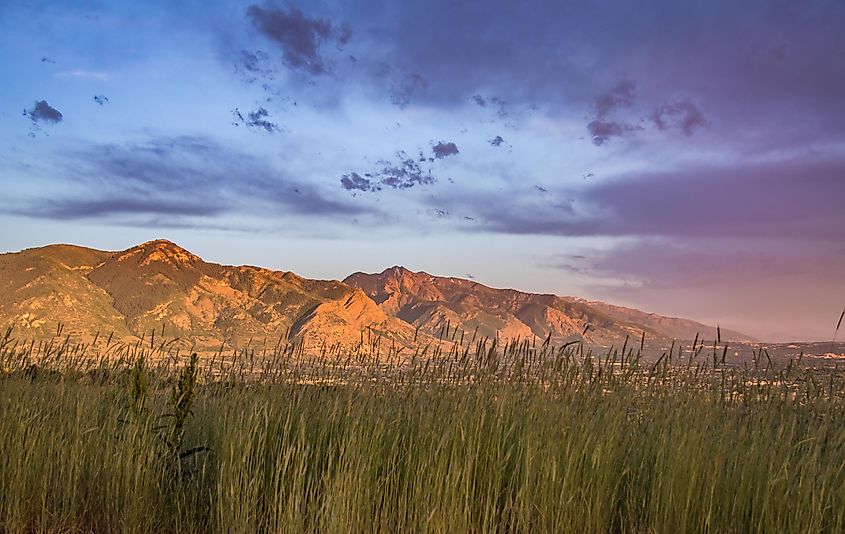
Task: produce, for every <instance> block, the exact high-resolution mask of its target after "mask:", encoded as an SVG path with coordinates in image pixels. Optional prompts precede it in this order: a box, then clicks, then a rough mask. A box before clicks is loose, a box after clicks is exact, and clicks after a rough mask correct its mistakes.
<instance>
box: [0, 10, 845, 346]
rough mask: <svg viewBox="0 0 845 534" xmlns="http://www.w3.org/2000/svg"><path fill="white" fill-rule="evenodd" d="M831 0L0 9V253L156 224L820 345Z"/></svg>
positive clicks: (263, 260)
mask: <svg viewBox="0 0 845 534" xmlns="http://www.w3.org/2000/svg"><path fill="white" fill-rule="evenodd" d="M842 27H845V5H843V4H842V3H841V2H834V1H828V2H825V1H808V2H801V3H796V2H785V1H783V2H782V1H768V0H767V1H748V2H742V3H741V4H740V5H737V3H735V2H727V1H722V0H717V1H714V2H706V3H704V2H668V1H643V2H631V1H623V0H617V1H611V0H606V1H595V2H585V1H574V2H566V3H563V2H538V1H528V2H518V3H516V2H513V3H511V2H508V3H505V2H483V3H481V2H476V3H470V2H447V1H445V0H444V1H437V0H435V1H428V2H418V1H416V0H410V1H407V2H401V3H397V2H379V1H363V2H319V1H314V2H269V3H261V2H232V1H221V2H213V3H209V2H140V1H137V2H115V1H110V2H98V1H63V2H59V1H36V0H25V1H17V0H7V1H6V2H3V3H2V4H0V67H2V69H3V73H4V74H3V79H4V83H3V84H2V88H0V95H2V99H0V103H1V104H0V180H2V183H3V190H4V195H3V197H2V199H0V224H2V226H3V228H5V229H6V231H4V232H3V233H2V235H0V249H2V250H7V251H13V250H19V249H21V248H25V247H30V246H36V245H42V244H46V243H53V242H71V243H76V244H82V245H88V246H94V247H97V248H105V249H122V248H126V247H128V246H131V245H133V244H136V243H138V242H142V241H146V240H149V239H153V238H158V237H165V238H169V239H171V240H173V241H176V242H178V243H180V244H181V245H183V246H185V247H186V248H189V249H191V250H192V251H194V252H196V253H198V254H200V255H202V256H203V257H205V258H206V259H208V260H211V261H220V262H226V263H252V264H260V265H264V266H268V267H272V268H278V269H285V270H294V271H296V272H298V273H299V274H302V275H304V276H311V277H323V278H343V277H344V276H345V275H347V274H348V273H350V272H353V271H357V270H364V271H380V270H382V269H384V268H386V267H389V266H391V265H394V264H404V265H406V266H408V267H410V268H412V269H419V270H426V271H428V272H431V273H433V274H441V275H453V276H472V277H474V278H475V279H477V280H479V281H481V282H483V283H487V284H489V285H494V286H500V287H501V286H506V287H516V288H519V289H524V290H530V291H542V292H554V293H558V294H570V295H580V296H584V297H587V298H595V299H603V300H607V301H610V302H614V303H619V304H627V305H633V306H636V307H639V308H642V309H646V310H651V311H656V312H660V313H665V314H671V315H682V316H688V317H692V318H696V319H700V320H704V321H707V322H711V323H716V322H718V323H721V324H722V325H725V326H730V327H734V328H737V329H743V330H745V331H747V332H748V333H750V334H752V335H757V336H759V337H762V338H766V339H772V340H785V339H796V338H797V339H825V338H829V337H830V336H832V330H833V326H835V324H832V323H835V319H836V318H837V317H838V313H839V311H841V308H842V306H843V304H845V239H843V238H845V215H843V213H845V210H843V209H842V207H843V204H842V202H843V199H845V153H844V151H845V126H843V124H845V122H844V121H845V99H843V98H842V95H843V94H845V62H843V61H842V59H841V58H842V57H845V38H843V37H842V35H841V33H842V32H841V28H842Z"/></svg>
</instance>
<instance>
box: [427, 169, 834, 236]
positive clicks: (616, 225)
mask: <svg viewBox="0 0 845 534" xmlns="http://www.w3.org/2000/svg"><path fill="white" fill-rule="evenodd" d="M582 183H583V182H582ZM567 195H568V197H569V199H568V200H567V201H566V202H558V203H556V204H553V205H551V206H531V205H528V204H524V203H522V202H520V201H519V199H518V197H514V196H513V195H507V196H506V197H504V198H502V197H499V196H487V197H482V196H480V195H477V196H474V197H464V198H452V199H451V200H450V202H451V203H450V204H449V206H448V207H449V209H451V210H453V211H458V210H461V211H464V212H470V213H475V214H477V215H478V218H479V219H480V220H482V221H484V224H483V228H484V229H485V230H487V231H492V232H500V233H511V234H538V235H541V234H551V235H565V236H662V237H669V238H679V239H680V238H745V239H786V238H789V239H814V240H827V241H829V242H835V241H838V242H841V241H843V240H845V211H843V210H842V206H841V202H842V201H841V199H843V198H845V160H843V159H841V158H840V159H828V160H823V161H813V162H808V161H806V159H805V158H797V159H792V160H786V161H771V162H766V163H757V164H736V165H733V166H721V167H717V166H702V167H695V168H686V169H684V170H682V171H671V172H669V171H667V172H659V173H642V174H635V175H628V176H624V177H615V178H614V179H612V180H605V181H601V182H595V183H593V184H592V185H590V187H589V188H587V189H581V190H579V191H578V192H569V193H567ZM438 202H439V203H440V204H443V202H444V199H439V200H438ZM491 206H495V209H493V208H491Z"/></svg>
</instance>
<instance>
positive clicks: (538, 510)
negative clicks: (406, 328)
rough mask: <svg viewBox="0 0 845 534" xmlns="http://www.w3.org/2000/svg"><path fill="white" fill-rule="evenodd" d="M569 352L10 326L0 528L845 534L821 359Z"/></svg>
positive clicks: (844, 500) (837, 398)
mask: <svg viewBox="0 0 845 534" xmlns="http://www.w3.org/2000/svg"><path fill="white" fill-rule="evenodd" d="M574 348H575V347H572V346H570V347H568V348H566V349H555V348H551V347H545V346H542V347H533V346H529V345H528V344H522V345H518V346H517V345H512V346H509V347H506V348H502V349H501V350H499V349H495V348H493V349H492V350H491V347H489V345H485V346H481V345H479V346H477V347H475V350H473V351H469V350H467V351H466V352H465V353H463V354H462V353H459V352H458V351H455V352H454V353H451V354H443V353H439V352H438V353H435V354H433V355H432V358H433V359H429V358H426V359H422V358H419V356H420V355H417V358H410V359H405V360H402V359H401V358H398V356H397V355H394V363H393V364H391V365H387V366H385V365H378V364H377V361H376V360H375V359H374V358H372V355H368V354H366V353H365V352H364V351H361V350H360V347H359V350H358V351H357V352H353V353H348V354H347V353H342V352H338V353H337V354H335V355H334V356H331V355H326V354H323V355H321V356H319V357H316V358H312V359H310V360H305V359H303V358H293V357H291V356H290V351H287V349H284V348H282V349H279V350H277V351H276V352H274V353H273V354H272V355H270V356H267V355H266V354H264V355H258V354H256V353H243V354H241V355H237V354H235V355H232V356H231V357H228V358H223V357H222V355H219V356H218V357H214V358H210V359H201V360H200V361H199V362H198V363H197V367H196V368H191V367H190V365H191V364H190V360H187V359H185V358H182V357H179V356H177V355H175V354H171V355H170V356H169V357H168V356H166V355H165V354H164V353H163V352H162V351H160V350H150V349H145V348H144V347H141V346H140V345H139V346H135V347H124V348H122V349H121V350H120V351H118V350H113V351H112V352H111V354H112V355H114V354H115V353H118V352H120V354H119V355H118V356H117V357H114V356H113V357H112V358H111V359H108V358H99V357H96V354H97V352H98V351H99V350H100V349H96V348H92V347H90V346H89V347H87V348H86V347H83V348H74V346H72V345H70V344H68V343H65V344H61V343H57V344H54V345H42V346H41V347H40V348H32V346H30V345H27V344H23V343H20V344H15V343H14V342H13V341H12V340H11V338H7V339H6V341H4V342H2V343H0V365H2V367H3V374H2V378H0V532H4V533H5V532H8V533H14V532H233V533H238V532H244V533H253V532H444V531H448V532H673V533H674V532H842V531H845V492H844V491H843V488H845V410H843V408H845V381H844V380H843V376H842V375H840V374H839V373H838V372H836V371H835V370H823V369H815V370H813V369H803V368H799V367H798V366H796V365H792V364H790V365H789V366H787V367H784V368H781V369H778V368H775V367H773V366H767V367H766V368H765V369H747V368H744V367H743V368H732V367H728V366H723V365H718V366H716V367H715V368H714V367H712V366H711V367H708V365H709V364H710V363H712V362H709V358H702V359H701V361H700V362H699V361H697V360H694V361H689V358H688V360H684V361H680V360H681V359H682V358H681V357H680V356H678V357H676V358H675V360H674V363H673V364H672V365H670V364H669V363H668V358H664V359H663V360H662V361H661V363H659V364H657V365H655V364H653V363H649V364H644V363H641V362H640V360H639V358H637V357H636V356H635V355H634V354H633V353H628V354H627V357H626V360H625V361H624V363H623V362H621V361H619V360H618V359H617V357H616V356H614V355H612V354H611V355H610V356H608V357H606V358H605V357H602V358H595V357H592V356H591V355H584V354H579V353H577V352H576V351H575V350H573V349H574ZM102 352H105V351H104V350H103V351H102ZM679 354H680V353H679ZM141 356H144V358H145V360H144V362H141V361H140V358H141ZM388 359H389V358H388ZM147 361H154V362H155V365H150V364H148V363H145V362H147Z"/></svg>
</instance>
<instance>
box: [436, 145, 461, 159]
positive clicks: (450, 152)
mask: <svg viewBox="0 0 845 534" xmlns="http://www.w3.org/2000/svg"><path fill="white" fill-rule="evenodd" d="M431 150H432V151H433V152H434V157H435V158H437V159H443V158H446V157H449V156H454V155H456V154H459V153H460V151H459V150H458V145H456V144H455V143H453V142H451V141H450V142H445V141H440V142H438V143H437V144H436V145H434V146H432V147H431Z"/></svg>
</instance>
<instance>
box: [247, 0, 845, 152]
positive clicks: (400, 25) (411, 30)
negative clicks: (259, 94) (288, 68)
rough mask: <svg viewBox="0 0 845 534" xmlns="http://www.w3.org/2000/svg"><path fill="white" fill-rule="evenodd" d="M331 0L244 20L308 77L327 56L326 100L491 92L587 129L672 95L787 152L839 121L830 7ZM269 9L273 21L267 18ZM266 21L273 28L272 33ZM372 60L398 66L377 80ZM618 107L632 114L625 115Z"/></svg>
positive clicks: (839, 15)
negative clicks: (420, 86)
mask: <svg viewBox="0 0 845 534" xmlns="http://www.w3.org/2000/svg"><path fill="white" fill-rule="evenodd" d="M301 5H302V6H303V8H304V6H305V5H306V4H301ZM330 5H331V12H330V13H331V14H330V15H329V10H328V8H327V7H326V4H323V3H310V4H308V9H307V11H308V14H302V13H301V12H300V11H298V9H296V8H293V7H284V8H280V9H276V8H272V7H268V5H264V7H257V6H254V9H252V10H251V11H252V12H253V15H252V16H250V17H249V19H248V20H251V21H252V23H253V24H254V25H255V26H256V27H258V28H259V30H261V35H266V36H268V37H270V38H272V39H273V42H274V43H277V44H279V45H280V46H282V50H283V51H285V50H288V51H289V52H288V55H290V56H292V59H291V61H292V62H293V63H297V62H298V64H301V65H303V66H302V67H301V68H302V69H305V71H307V66H308V65H309V62H311V63H313V65H314V69H315V70H316V71H318V72H319V71H321V69H325V68H326V67H325V66H326V65H327V64H328V63H330V61H329V60H328V59H326V58H332V59H335V60H336V61H335V62H334V63H332V67H333V70H332V73H333V76H326V77H323V78H321V83H320V86H319V88H317V89H316V90H315V93H318V94H319V95H320V96H321V97H322V98H324V99H326V98H331V97H332V96H335V97H337V95H342V94H347V93H345V90H347V89H355V88H357V89H360V88H362V87H363V89H364V90H365V91H366V92H367V93H368V94H379V93H380V94H381V95H383V96H384V97H385V98H386V99H388V100H393V101H395V102H396V103H397V105H407V103H408V102H409V101H411V100H413V101H414V102H415V103H420V104H424V105H432V106H441V107H460V106H465V105H466V104H467V102H473V103H474V104H477V105H479V106H482V107H486V108H488V109H489V108H491V100H492V99H491V98H490V97H489V96H488V95H490V94H496V95H498V98H500V99H501V100H502V101H507V102H508V103H510V105H511V106H527V105H529V104H540V105H541V106H542V108H543V110H544V112H546V113H548V114H549V115H552V116H554V115H562V116H566V115H568V114H571V113H572V110H574V109H584V110H589V111H590V117H589V118H588V119H587V120H586V121H584V125H585V126H586V125H587V124H588V123H590V122H593V121H598V124H600V123H602V122H605V123H615V124H619V125H624V124H627V123H631V122H633V123H636V122H637V120H638V119H639V117H641V116H648V115H649V113H650V112H651V111H653V110H655V109H657V108H660V107H661V106H663V105H664V104H666V103H673V102H675V100H676V99H678V98H679V95H681V98H690V99H691V101H693V102H695V103H696V105H697V106H698V107H700V108H701V109H702V110H706V119H707V122H708V123H709V124H711V127H712V128H713V129H714V130H717V129H718V130H719V131H720V132H737V131H740V129H742V131H743V132H746V135H747V136H748V138H753V139H754V140H757V139H760V140H762V142H764V143H765V142H767V141H769V140H772V141H774V140H776V139H777V141H778V142H780V143H782V144H783V145H785V146H794V140H795V138H796V137H801V138H810V139H816V140H823V139H825V138H829V136H830V134H831V133H841V125H842V124H843V123H845V108H843V107H842V106H841V105H840V101H841V96H840V95H841V94H842V93H843V91H845V71H843V70H842V69H840V68H839V66H838V63H836V62H835V61H830V59H829V58H831V57H841V56H843V55H845V40H843V39H841V37H840V34H841V28H842V27H843V25H845V5H842V4H841V3H840V2H832V1H830V0H809V1H808V2H806V3H801V4H792V5H789V4H786V3H780V2H775V3H772V2H771V1H768V0H750V1H749V2H744V3H743V4H742V6H737V5H736V3H735V2H730V1H728V0H714V1H712V2H704V3H698V4H695V5H689V4H688V3H672V2H668V1H665V0H645V1H644V2H641V3H638V4H636V5H635V4H626V5H621V6H619V5H616V6H614V9H607V8H606V7H604V6H603V5H602V4H601V3H596V2H588V1H581V0H577V1H574V2H558V3H548V2H544V3H540V2H533V1H529V2H518V3H511V4H507V5H502V4H497V6H496V9H490V8H489V6H485V5H482V4H478V3H461V4H460V5H455V3H454V2H450V1H447V0H429V1H426V2H420V1H414V0H412V1H408V2H401V3H399V4H396V3H389V2H386V1H384V0H364V1H363V2H360V3H352V4H349V3H331V4H330ZM312 9H313V10H314V11H312ZM320 9H322V10H323V11H318V10H320ZM276 12H279V17H278V18H279V21H278V22H276V21H275V20H273V21H271V19H272V18H273V17H271V16H270V14H271V13H276ZM315 13H319V14H316V15H315ZM327 17H330V18H327ZM335 20H344V21H349V22H350V24H352V25H353V26H354V27H355V28H356V36H359V35H360V36H361V38H359V39H354V40H351V41H349V42H348V46H349V47H350V50H349V51H348V52H344V53H343V54H337V53H336V52H337V51H336V50H335V48H336V47H337V45H339V44H341V43H342V42H343V41H346V34H345V33H344V32H343V31H340V30H338V29H337V28H336V25H335V24H334V23H333V22H330V21H335ZM796 21H801V23H800V24H798V23H797V22H796ZM271 22H273V24H271ZM277 27H279V28H282V29H283V30H284V31H280V32H275V31H273V29H274V28H277ZM289 27H293V28H295V29H296V31H293V30H290V31H288V28H289ZM262 28H263V29H262ZM713 36H718V38H713ZM330 45H331V46H330ZM249 46H254V43H250V44H249V45H248V46H247V45H246V44H245V43H237V45H235V50H239V49H242V48H245V47H247V48H248V47H249ZM350 53H351V54H352V55H354V57H355V58H356V59H357V60H358V61H357V62H356V63H355V64H354V65H352V64H351V62H350V61H349V55H350ZM329 54H331V56H330V55H329ZM335 56H336V57H335ZM341 58H342V59H343V61H340V59H341ZM379 65H392V66H393V69H394V71H395V72H402V73H404V74H402V75H398V74H397V75H395V76H393V77H391V78H390V79H387V80H386V79H385V78H384V74H383V72H382V73H381V74H380V73H379V68H378V66H379ZM411 73H418V75H419V76H421V77H422V78H423V79H424V80H425V82H426V84H425V90H424V91H423V90H416V92H414V93H413V95H412V96H409V91H408V90H409V89H411V88H414V84H413V83H410V84H409V83H405V82H403V79H404V76H406V75H410V74H411ZM620 76H621V79H620ZM634 80H636V87H634ZM635 92H636V94H635ZM749 95H753V98H749ZM635 98H636V101H635ZM637 103H639V104H640V105H641V108H639V109H638V108H637V106H636V104H637ZM629 113H630V114H633V115H635V116H636V119H632V118H631V117H626V116H624V115H626V114H629ZM617 114H619V115H620V116H616V115H617ZM690 119H691V120H692V119H694V115H692V116H690ZM649 124H651V122H650V123H649ZM688 124H689V125H688V126H687V127H686V131H697V130H698V128H699V127H700V126H699V124H700V123H699V122H696V121H695V120H692V122H689V123H688ZM614 131H618V130H614ZM621 131H622V132H625V131H626V130H625V129H624V128H622V129H621ZM679 131H681V132H682V133H683V131H684V130H679ZM601 139H603V137H602V136H599V140H600V142H602V141H601ZM611 139H612V137H611ZM603 142H606V140H605V141H603Z"/></svg>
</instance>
